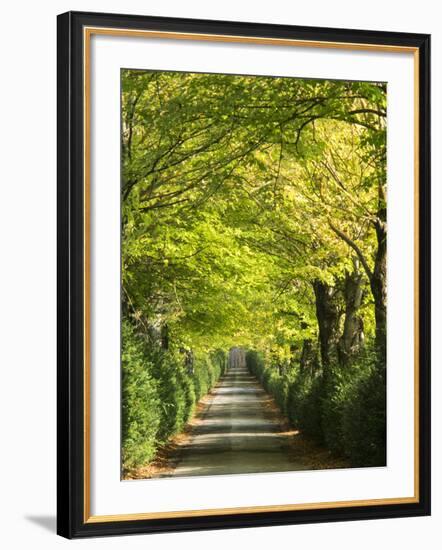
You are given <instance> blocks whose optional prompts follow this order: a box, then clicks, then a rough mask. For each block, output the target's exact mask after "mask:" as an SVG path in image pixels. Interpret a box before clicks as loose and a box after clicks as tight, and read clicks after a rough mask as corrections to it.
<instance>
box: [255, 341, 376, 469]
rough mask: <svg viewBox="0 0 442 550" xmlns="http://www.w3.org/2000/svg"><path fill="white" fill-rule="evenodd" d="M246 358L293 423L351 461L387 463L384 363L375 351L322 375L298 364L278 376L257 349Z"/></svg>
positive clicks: (366, 464) (359, 465) (373, 463)
mask: <svg viewBox="0 0 442 550" xmlns="http://www.w3.org/2000/svg"><path fill="white" fill-rule="evenodd" d="M246 361H247V366H248V368H249V370H250V372H251V373H253V374H254V375H255V376H256V377H257V378H258V379H259V380H260V382H261V383H262V385H263V386H264V388H265V390H266V391H267V392H269V393H270V394H272V395H273V396H274V398H275V401H276V402H277V403H278V405H279V407H280V409H281V411H282V412H284V413H285V414H286V415H287V417H288V418H289V420H290V423H291V424H292V426H293V427H294V428H296V429H300V430H302V431H303V432H304V433H305V434H307V435H309V436H310V437H312V438H314V439H315V440H316V441H318V442H319V443H321V444H323V445H325V446H326V447H327V448H329V449H330V450H332V451H335V452H337V453H339V454H341V455H344V456H346V457H347V458H348V459H349V460H350V462H351V464H352V465H353V466H358V467H362V466H382V465H385V463H386V433H385V419H386V383H385V368H384V367H383V366H382V365H379V363H378V361H377V359H376V354H375V353H374V352H373V351H370V350H369V349H368V350H366V351H365V352H364V353H363V354H361V356H360V357H359V359H358V361H356V362H355V364H353V365H352V366H351V367H348V368H346V369H345V370H344V369H342V368H340V367H339V366H337V365H332V366H331V367H330V368H329V370H328V371H327V373H326V375H323V374H321V373H318V374H316V375H313V376H312V375H310V374H309V373H302V372H300V371H299V368H298V369H296V368H295V369H292V370H291V371H290V372H288V373H286V374H284V375H280V374H279V371H278V369H277V368H275V367H273V366H272V365H265V363H264V360H263V357H262V355H261V354H259V353H257V352H255V351H249V352H248V353H247V354H246Z"/></svg>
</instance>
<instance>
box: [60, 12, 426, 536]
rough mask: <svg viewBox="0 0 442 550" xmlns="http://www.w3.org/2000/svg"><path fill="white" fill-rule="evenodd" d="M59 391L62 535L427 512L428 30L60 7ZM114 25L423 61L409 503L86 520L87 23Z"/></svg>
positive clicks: (336, 519)
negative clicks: (414, 451) (320, 45)
mask: <svg viewBox="0 0 442 550" xmlns="http://www.w3.org/2000/svg"><path fill="white" fill-rule="evenodd" d="M57 23H58V39H57V49H58V59H57V71H58V77H57V93H58V104H57V117H58V123H57V131H58V147H57V158H58V167H57V179H58V200H57V208H58V225H57V230H58V262H57V270H58V288H57V301H58V308H57V313H58V332H57V346H58V368H57V376H58V390H57V391H58V400H57V413H58V420H57V430H58V441H57V454H58V470H57V475H58V482H57V500H58V505H57V517H58V527H57V532H58V534H59V535H61V536H63V537H67V538H80V537H92V536H107V535H123V534H135V533H157V532H171V531H188V530H200V529H227V528H236V527H257V526H271V525H284V524H297V523H315V522H331V521H343V520H362V519H375V518H393V517H404V516H423V515H429V514H430V36H429V35H426V34H409V33H398V32H378V31H362V30H348V29H332V28H316V27H298V26H288V25H270V24H256V23H239V22H227V21H208V20H207V21H206V20H193V19H175V18H162V17H146V16H135V15H117V14H104V13H84V12H68V13H64V14H62V15H59V16H58V22H57ZM85 27H111V28H113V29H136V30H150V31H162V32H172V33H174V32H179V33H203V34H205V35H211V34H214V35H230V36H239V37H258V38H272V39H287V40H302V41H307V42H308V41H315V42H331V43H340V44H344V45H352V44H364V45H374V46H376V45H380V44H382V45H385V46H397V47H409V48H413V49H414V50H415V52H416V55H417V56H418V60H419V73H418V86H419V104H418V115H419V126H418V142H419V172H418V178H419V203H418V212H419V224H418V232H419V234H418V242H419V257H418V270H419V288H418V297H419V308H418V315H419V320H418V330H419V356H418V362H419V374H418V377H419V401H418V402H419V408H418V413H419V434H420V437H419V449H418V454H419V469H418V487H419V492H418V494H419V498H418V499H417V501H416V502H412V503H392V504H384V503H382V504H378V505H377V504H373V505H367V506H341V507H336V508H318V509H304V510H284V511H265V512H262V511H260V512H250V513H241V514H236V513H229V514H226V513H224V514H219V515H216V514H213V515H207V516H194V517H174V518H153V519H142V518H141V519H131V520H119V519H118V518H115V519H112V520H110V521H103V522H101V521H92V522H91V521H88V518H87V514H86V512H85V507H86V506H87V504H86V498H85V496H86V495H85V490H86V489H85V445H86V442H85V437H84V425H85V424H84V423H85V412H84V411H85V401H86V399H88V394H87V388H85V384H84V356H85V354H84V351H85V349H84V348H85V339H84V324H85V310H84V303H85V300H84V296H85V286H84V285H85V280H84V273H85V267H87V266H85V248H84V247H85V240H84V224H85V219H84V211H85V204H84V200H85V195H84V150H85V143H84V131H85V128H84V116H83V115H84V109H85V105H84V95H83V91H84V40H83V37H84V29H85Z"/></svg>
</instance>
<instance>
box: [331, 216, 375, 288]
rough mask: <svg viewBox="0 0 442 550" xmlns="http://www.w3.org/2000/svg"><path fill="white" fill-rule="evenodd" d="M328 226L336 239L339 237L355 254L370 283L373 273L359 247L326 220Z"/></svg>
mask: <svg viewBox="0 0 442 550" xmlns="http://www.w3.org/2000/svg"><path fill="white" fill-rule="evenodd" d="M328 224H329V226H330V229H332V231H333V232H334V233H336V235H337V236H338V237H340V238H341V239H342V240H343V241H344V242H345V243H347V244H348V246H349V247H350V248H352V249H353V250H354V251H355V252H356V254H357V256H358V258H359V260H360V262H361V264H362V266H363V268H364V270H365V272H366V274H367V277H368V279H369V280H370V281H371V279H372V277H373V273H372V271H371V269H370V266H369V265H368V263H367V260H366V259H365V256H364V254H363V253H362V250H361V249H360V248H359V246H358V245H357V244H356V243H355V242H354V241H352V240H351V239H350V237H348V236H347V235H346V234H345V233H344V232H343V231H341V230H340V229H338V228H337V227H335V226H334V225H333V224H332V222H331V221H330V220H328Z"/></svg>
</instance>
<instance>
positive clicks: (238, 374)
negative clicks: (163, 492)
mask: <svg viewBox="0 0 442 550" xmlns="http://www.w3.org/2000/svg"><path fill="white" fill-rule="evenodd" d="M289 445H290V435H288V434H284V432H283V431H282V430H281V422H280V417H279V415H278V414H277V413H276V412H275V411H274V409H273V408H271V407H269V396H268V395H267V394H266V392H265V391H264V390H263V389H262V387H261V386H260V384H259V383H258V381H257V380H256V378H255V377H254V376H252V375H251V374H250V373H249V372H248V370H247V368H246V366H245V361H243V360H241V357H240V360H238V356H236V357H235V354H234V355H233V360H232V356H231V359H230V368H229V369H228V371H227V372H226V374H225V375H224V376H223V377H222V378H221V379H220V382H219V383H218V385H217V386H216V387H215V388H214V389H213V391H212V394H211V396H210V399H209V401H208V403H207V406H206V407H205V408H204V409H203V410H202V411H201V412H200V414H199V415H197V418H196V423H195V425H194V428H193V429H192V432H191V436H190V439H189V440H188V441H187V442H186V443H184V444H183V445H182V446H181V448H180V449H179V451H180V454H179V456H180V460H179V461H178V463H177V466H176V468H175V469H174V471H173V472H172V473H171V474H168V475H172V476H195V475H216V474H241V473H256V472H284V471H292V470H305V469H306V466H305V465H304V464H300V463H297V462H295V461H294V460H293V459H292V457H291V456H290V447H289Z"/></svg>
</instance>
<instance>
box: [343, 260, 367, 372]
mask: <svg viewBox="0 0 442 550" xmlns="http://www.w3.org/2000/svg"><path fill="white" fill-rule="evenodd" d="M362 295H363V290H362V273H360V272H359V271H358V269H357V261H355V270H354V271H353V273H348V272H347V273H346V275H345V283H344V300H345V321H344V329H343V333H342V336H341V338H340V340H339V345H338V357H339V363H340V364H341V365H342V366H345V365H348V363H349V362H350V360H351V358H352V357H353V356H354V355H355V354H356V353H357V352H358V351H359V349H360V347H361V345H362V343H363V341H364V323H363V320H362V317H361V316H360V315H359V314H358V312H359V308H360V307H361V303H362Z"/></svg>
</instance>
